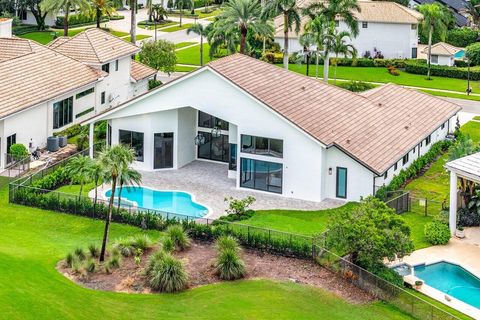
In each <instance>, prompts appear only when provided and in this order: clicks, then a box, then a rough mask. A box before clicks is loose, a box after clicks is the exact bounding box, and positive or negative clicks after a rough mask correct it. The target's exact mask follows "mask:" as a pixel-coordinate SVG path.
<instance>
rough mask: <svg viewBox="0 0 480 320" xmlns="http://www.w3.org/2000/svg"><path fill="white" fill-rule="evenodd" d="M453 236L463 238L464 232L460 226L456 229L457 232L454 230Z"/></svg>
mask: <svg viewBox="0 0 480 320" xmlns="http://www.w3.org/2000/svg"><path fill="white" fill-rule="evenodd" d="M455 236H457V238H460V239H463V238H465V230H464V229H463V227H462V226H459V227H457V230H455Z"/></svg>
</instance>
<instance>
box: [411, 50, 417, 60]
mask: <svg viewBox="0 0 480 320" xmlns="http://www.w3.org/2000/svg"><path fill="white" fill-rule="evenodd" d="M417 55H418V49H417V48H412V59H417Z"/></svg>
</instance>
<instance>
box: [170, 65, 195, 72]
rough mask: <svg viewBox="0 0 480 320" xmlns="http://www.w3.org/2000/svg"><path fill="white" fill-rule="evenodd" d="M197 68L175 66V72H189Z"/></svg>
mask: <svg viewBox="0 0 480 320" xmlns="http://www.w3.org/2000/svg"><path fill="white" fill-rule="evenodd" d="M197 69H198V67H195V66H191V67H190V66H175V71H177V72H191V71H195V70H197Z"/></svg>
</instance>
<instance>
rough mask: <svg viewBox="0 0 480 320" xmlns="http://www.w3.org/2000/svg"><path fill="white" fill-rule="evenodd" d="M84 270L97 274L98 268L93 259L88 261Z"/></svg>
mask: <svg viewBox="0 0 480 320" xmlns="http://www.w3.org/2000/svg"><path fill="white" fill-rule="evenodd" d="M84 268H85V270H86V271H87V272H95V270H96V268H97V265H96V264H95V260H93V259H92V258H90V259H88V260H86V261H85V267H84Z"/></svg>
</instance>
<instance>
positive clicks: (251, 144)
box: [241, 134, 283, 158]
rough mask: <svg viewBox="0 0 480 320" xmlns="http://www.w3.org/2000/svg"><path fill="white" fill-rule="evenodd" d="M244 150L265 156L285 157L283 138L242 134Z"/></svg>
mask: <svg viewBox="0 0 480 320" xmlns="http://www.w3.org/2000/svg"><path fill="white" fill-rule="evenodd" d="M241 142H242V152H245V153H254V154H259V155H263V156H271V157H277V158H282V157H283V140H280V139H271V138H264V137H255V136H249V135H244V134H242V135H241Z"/></svg>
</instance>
